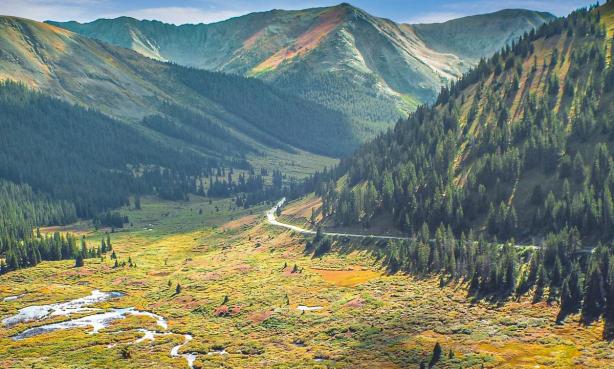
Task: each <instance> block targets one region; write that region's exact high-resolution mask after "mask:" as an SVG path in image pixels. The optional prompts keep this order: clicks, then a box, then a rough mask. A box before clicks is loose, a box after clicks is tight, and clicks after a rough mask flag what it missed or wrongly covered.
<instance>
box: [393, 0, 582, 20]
mask: <svg viewBox="0 0 614 369" xmlns="http://www.w3.org/2000/svg"><path fill="white" fill-rule="evenodd" d="M591 3H592V2H587V1H586V0H559V1H551V0H506V1H501V0H475V1H464V2H451V3H448V4H443V5H442V6H441V11H437V12H427V13H422V14H418V15H416V16H415V17H412V18H410V19H408V20H407V21H405V22H404V23H410V24H416V23H441V22H445V21H448V20H450V19H455V18H461V17H465V16H469V15H474V14H484V13H491V12H495V11H498V10H501V9H529V10H536V11H544V12H550V13H552V14H555V15H558V16H565V15H567V14H569V13H570V12H572V11H573V10H575V9H577V8H580V7H584V6H587V5H590V4H591Z"/></svg>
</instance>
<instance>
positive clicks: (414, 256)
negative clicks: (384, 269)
mask: <svg viewBox="0 0 614 369" xmlns="http://www.w3.org/2000/svg"><path fill="white" fill-rule="evenodd" d="M613 15H614V2H608V3H607V4H606V5H603V6H601V7H599V8H593V9H590V10H587V9H584V10H578V11H576V12H574V13H572V14H571V15H570V16H569V17H567V18H563V19H558V20H555V21H553V22H551V23H549V24H547V25H544V26H542V27H541V28H540V29H539V30H537V31H533V32H530V33H529V34H527V35H525V36H524V37H523V38H522V39H521V40H520V41H518V42H516V43H514V44H513V45H511V46H509V47H506V48H505V49H504V50H502V51H501V52H499V53H497V54H496V55H494V57H492V58H490V59H489V60H487V61H482V62H480V64H479V66H478V67H476V68H475V69H474V70H472V71H470V72H468V73H467V74H466V75H465V76H464V78H462V79H461V80H459V81H458V82H457V83H454V84H452V85H451V86H450V87H449V88H444V89H443V90H442V92H441V94H440V95H439V98H438V100H437V103H436V104H435V105H434V106H432V107H421V108H419V109H418V110H417V111H416V112H415V113H414V114H412V115H411V116H410V117H409V119H407V120H405V121H401V122H399V123H398V124H397V125H396V127H395V128H394V130H391V131H389V132H387V133H385V134H382V135H381V136H379V137H378V138H377V139H375V140H374V141H373V142H371V143H369V144H366V145H365V146H363V147H362V148H361V149H359V150H358V152H357V153H356V154H355V155H354V156H352V157H351V158H350V159H348V160H345V161H343V162H342V163H341V164H340V166H339V167H338V168H337V169H336V170H335V171H333V173H332V175H331V174H330V173H328V174H327V175H322V174H319V175H317V176H316V178H318V179H320V180H321V182H320V185H319V186H318V190H317V193H318V194H319V195H321V196H322V198H323V208H322V210H323V213H324V215H325V216H327V217H329V219H332V221H334V222H336V223H337V224H342V225H352V224H363V225H366V226H368V224H369V223H370V221H371V220H372V219H373V218H377V217H382V216H386V217H390V218H391V219H393V222H394V226H396V227H398V228H399V229H402V230H403V231H405V232H406V233H407V234H411V235H415V236H416V238H415V241H411V242H405V243H402V242H401V243H395V244H394V245H389V247H388V248H386V250H387V251H386V254H387V255H388V260H389V266H390V268H391V270H393V271H397V270H402V271H405V272H409V273H414V274H418V275H423V274H431V273H441V274H442V275H443V276H447V277H449V280H458V279H462V280H465V281H467V282H468V283H469V284H470V289H471V291H472V292H473V293H475V295H476V296H490V297H500V298H506V297H507V296H509V295H510V294H524V293H526V292H528V291H529V290H531V291H534V293H535V298H536V300H539V299H541V298H542V294H544V293H545V291H547V297H546V298H547V299H548V300H550V301H554V300H560V301H561V316H560V318H561V319H563V318H564V317H565V315H566V314H568V313H573V312H577V311H578V310H579V309H581V310H582V316H583V319H584V321H585V322H590V321H592V320H594V319H597V318H599V317H600V316H601V315H602V314H605V315H606V322H607V325H606V332H605V333H604V334H605V336H607V337H608V338H613V337H614V247H613V246H611V245H612V241H613V240H614V201H613V198H612V193H613V192H614V159H613V156H612V152H613V150H614V144H613V140H614V120H613V119H612V116H614V115H613V114H614V103H613V101H614V63H613V59H612V58H613V49H614V41H613V40H612V33H611V31H612V28H613V25H612V24H610V23H609V22H611V21H612V19H613ZM340 184H342V186H340V187H338V185H340ZM433 231H434V232H433ZM477 235H479V239H480V241H479V242H475V240H476V239H477V237H478V236H477ZM514 239H516V240H523V241H525V242H530V241H531V240H532V242H538V240H545V241H544V242H542V243H541V248H539V249H538V250H537V251H535V252H531V251H530V250H528V251H527V250H526V249H525V251H520V250H521V249H520V248H515V247H513V246H511V245H512V244H513V243H514ZM486 240H489V241H494V243H492V244H489V243H487V242H486ZM496 240H499V241H505V242H508V241H509V243H506V246H494V245H496V243H497V242H496ZM593 247H594V248H595V249H594V252H593V253H592V254H591V252H590V250H586V249H591V248H593Z"/></svg>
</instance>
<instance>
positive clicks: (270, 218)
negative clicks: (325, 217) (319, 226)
mask: <svg viewBox="0 0 614 369" xmlns="http://www.w3.org/2000/svg"><path fill="white" fill-rule="evenodd" d="M285 203H286V198H285V197H284V198H283V199H281V200H279V202H278V203H277V204H275V206H273V207H272V208H271V209H270V210H269V211H267V212H266V218H267V221H268V222H269V224H271V225H274V226H277V227H282V228H286V229H289V230H291V231H294V232H296V233H300V234H310V235H315V234H316V231H313V230H310V229H305V228H301V227H298V226H295V225H292V224H287V223H282V222H280V221H278V220H277V217H276V216H275V213H276V212H277V209H279V208H281V207H282V206H283V205H284V204H285ZM322 234H323V235H325V236H331V237H350V238H374V239H378V240H409V237H395V236H382V235H372V234H366V235H365V234H354V233H335V232H322Z"/></svg>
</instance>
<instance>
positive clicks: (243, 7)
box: [0, 0, 594, 24]
mask: <svg viewBox="0 0 614 369" xmlns="http://www.w3.org/2000/svg"><path fill="white" fill-rule="evenodd" d="M339 2H341V0H337V1H334V0H333V1H328V0H185V1H170V0H149V1H145V0H0V14H2V15H17V16H21V17H25V18H30V19H35V20H58V21H66V20H77V21H81V22H84V21H91V20H94V19H97V18H113V17H118V16H121V15H127V16H130V17H134V18H139V19H158V20H161V21H163V22H168V23H175V24H182V23H201V22H202V23H211V22H216V21H220V20H224V19H227V18H230V17H235V16H238V15H243V14H246V13H250V12H254V11H264V10H270V9H302V8H310V7H318V6H329V5H335V4H338V3H339ZM350 3H351V4H353V5H355V6H357V7H359V8H362V9H364V10H366V11H367V12H369V13H371V14H373V15H377V16H380V17H385V18H390V19H393V20H395V21H397V22H407V23H420V22H424V23H428V22H442V21H445V20H448V19H452V18H458V17H462V16H465V15H472V14H479V13H487V12H492V11H496V10H500V9H504V8H525V9H532V10H541V11H548V12H551V13H553V14H555V15H559V16H562V15H566V14H568V13H569V12H570V11H572V10H573V9H575V8H578V7H581V6H587V5H590V4H592V3H594V1H586V0H354V1H351V2H350Z"/></svg>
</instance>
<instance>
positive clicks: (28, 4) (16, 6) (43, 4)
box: [0, 0, 99, 21]
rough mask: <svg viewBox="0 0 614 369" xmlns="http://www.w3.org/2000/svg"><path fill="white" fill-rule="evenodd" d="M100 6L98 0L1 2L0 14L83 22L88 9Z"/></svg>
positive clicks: (6, 0) (11, 0) (7, 0)
mask: <svg viewBox="0 0 614 369" xmlns="http://www.w3.org/2000/svg"><path fill="white" fill-rule="evenodd" d="M98 4H99V1H97V0H64V1H50V0H1V1H0V14H2V15H14V16H18V17H23V18H28V19H34V20H39V21H43V20H48V19H53V20H62V21H64V20H75V19H76V20H83V19H86V18H88V11H87V10H86V9H87V8H88V7H92V6H96V5H98Z"/></svg>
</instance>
